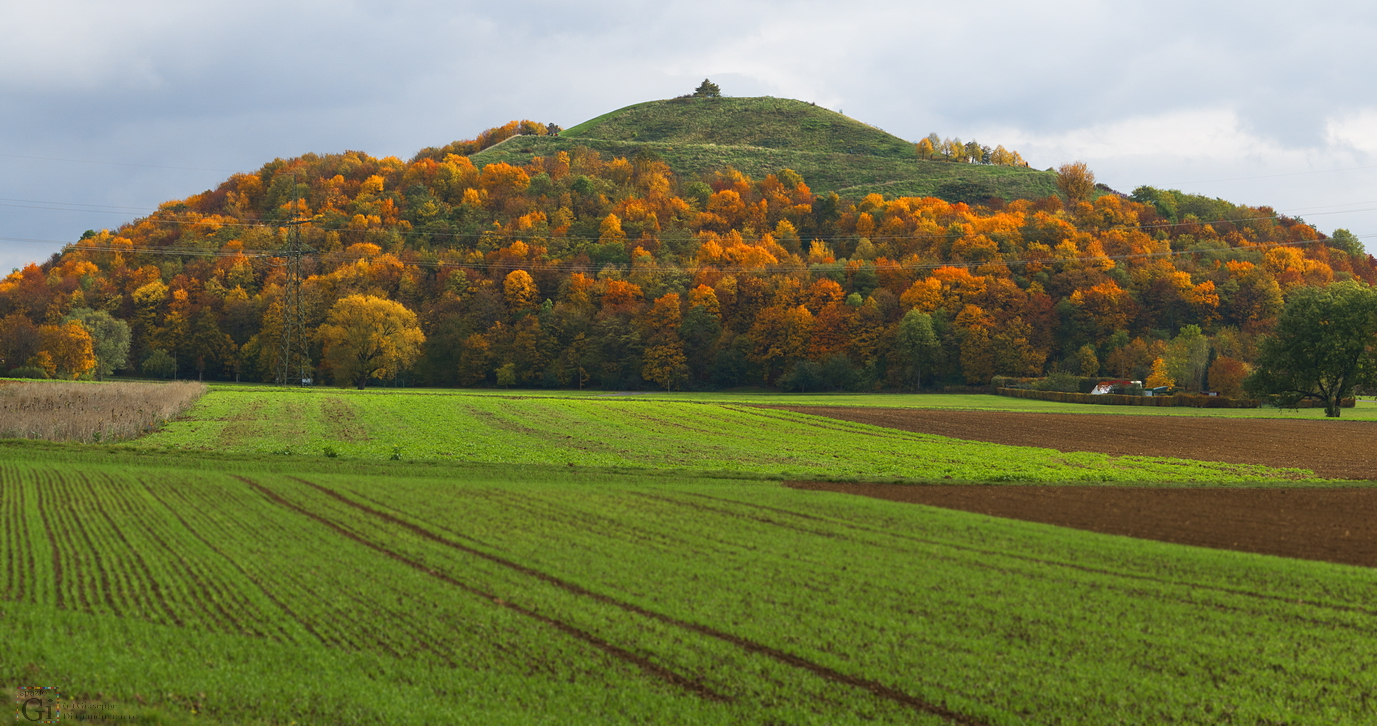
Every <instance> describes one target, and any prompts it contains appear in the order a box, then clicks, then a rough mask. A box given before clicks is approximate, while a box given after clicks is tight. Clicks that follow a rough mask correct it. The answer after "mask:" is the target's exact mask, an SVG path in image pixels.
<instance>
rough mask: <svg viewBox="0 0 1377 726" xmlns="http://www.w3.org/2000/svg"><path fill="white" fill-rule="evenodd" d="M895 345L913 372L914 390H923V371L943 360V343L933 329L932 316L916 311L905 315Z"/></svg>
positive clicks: (900, 323)
mask: <svg viewBox="0 0 1377 726" xmlns="http://www.w3.org/2000/svg"><path fill="white" fill-rule="evenodd" d="M895 345H896V346H897V347H898V349H899V355H900V356H902V358H903V361H904V363H905V365H907V366H908V367H909V368H911V369H912V370H913V386H914V388H922V387H923V369H924V368H925V367H927V366H931V365H934V364H936V363H938V362H939V361H940V360H941V358H942V343H941V341H939V340H938V339H937V333H936V332H934V331H933V329H932V316H931V315H928V314H927V313H921V312H918V311H917V310H916V309H915V310H910V311H908V312H907V313H904V317H903V319H902V320H900V321H899V336H898V338H897V339H896V340H895Z"/></svg>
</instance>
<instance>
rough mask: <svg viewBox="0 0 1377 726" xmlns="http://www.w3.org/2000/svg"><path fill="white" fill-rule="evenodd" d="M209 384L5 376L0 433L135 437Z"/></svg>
mask: <svg viewBox="0 0 1377 726" xmlns="http://www.w3.org/2000/svg"><path fill="white" fill-rule="evenodd" d="M206 390H207V388H206V385H205V384H204V383H196V382H192V381H179V382H175V383H76V382H68V381H32V382H29V381H26V382H13V381H6V382H5V385H3V386H0V439H43V440H46V441H80V442H87V443H90V442H102V441H105V442H109V441H123V440H126V439H132V438H134V437H136V436H141V435H143V434H146V433H148V432H150V431H152V430H153V429H155V428H156V427H157V426H159V425H160V424H162V423H164V422H166V421H168V420H171V419H172V418H174V417H176V416H178V415H179V414H181V413H182V412H183V411H185V410H187V408H189V407H190V406H191V405H192V404H193V403H195V402H196V401H197V399H199V398H200V397H201V396H202V395H204V394H205V392H206Z"/></svg>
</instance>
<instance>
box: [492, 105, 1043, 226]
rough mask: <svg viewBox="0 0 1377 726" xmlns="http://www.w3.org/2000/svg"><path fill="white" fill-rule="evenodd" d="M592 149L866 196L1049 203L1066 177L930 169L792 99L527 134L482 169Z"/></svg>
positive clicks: (628, 115)
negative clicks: (789, 177) (784, 178)
mask: <svg viewBox="0 0 1377 726" xmlns="http://www.w3.org/2000/svg"><path fill="white" fill-rule="evenodd" d="M577 146H587V147H589V148H591V149H593V150H595V151H597V152H598V153H600V154H603V155H604V156H624V157H631V156H635V155H636V154H638V153H646V152H649V153H653V154H654V155H656V156H658V157H660V158H661V159H664V160H665V161H666V162H667V163H669V165H670V167H671V168H673V169H674V171H675V172H676V173H678V174H679V175H681V176H686V177H696V176H699V175H702V174H707V173H712V172H714V171H717V170H719V169H721V168H722V167H724V166H732V167H735V168H736V169H738V170H739V171H741V172H743V173H745V174H747V175H749V176H751V177H757V178H758V177H762V176H764V175H766V174H771V173H774V172H776V171H778V170H780V169H783V168H788V169H793V170H794V171H797V172H798V173H800V174H802V175H803V178H804V179H805V180H806V181H807V182H808V185H809V186H810V187H811V188H812V189H813V191H814V192H819V193H826V192H837V193H838V194H840V195H841V196H843V197H847V198H860V197H864V196H865V195H867V194H870V193H873V192H878V193H881V194H884V195H885V196H889V197H893V196H937V197H942V198H944V199H947V200H948V201H965V200H966V198H967V197H970V198H976V197H989V196H999V197H1003V198H1004V199H1008V200H1012V199H1040V198H1043V197H1046V196H1048V195H1050V194H1055V193H1056V176H1055V175H1054V174H1052V173H1050V172H1043V171H1036V170H1034V169H1027V168H1018V167H1007V166H987V165H980V164H954V163H949V162H945V161H923V160H919V159H918V158H917V156H916V154H915V150H914V145H913V143H911V142H908V141H905V140H903V139H901V138H899V137H897V136H894V135H893V134H890V133H887V132H885V131H882V130H880V129H877V128H875V127H873V126H869V125H867V124H864V123H861V122H860V121H856V120H855V119H851V118H847V117H846V116H843V115H842V114H839V113H837V112H835V111H829V110H828V109H825V108H821V107H819V106H815V105H813V104H811V103H805V102H803V101H795V100H792V99H787V98H770V97H762V98H676V99H670V100H665V101H648V102H646V103H638V104H635V105H632V106H627V107H625V108H621V109H618V110H616V111H612V112H611V113H607V114H603V115H602V116H598V117H597V118H594V119H590V120H588V121H585V122H583V123H581V124H579V125H577V126H574V127H573V128H570V129H568V130H566V131H564V132H562V133H561V134H560V135H559V136H517V137H514V138H511V139H508V140H507V141H505V142H503V143H501V144H498V145H496V146H493V147H491V148H489V149H485V150H483V151H481V152H479V153H477V154H475V155H473V157H472V158H473V162H474V163H475V164H477V165H479V166H483V165H485V164H491V163H496V162H500V161H503V162H507V163H509V164H523V163H526V162H527V161H529V160H530V159H531V158H532V157H534V156H546V157H548V156H553V155H554V154H556V153H558V152H560V151H569V150H571V149H573V148H575V147H577Z"/></svg>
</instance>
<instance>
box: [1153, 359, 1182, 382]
mask: <svg viewBox="0 0 1377 726" xmlns="http://www.w3.org/2000/svg"><path fill="white" fill-rule="evenodd" d="M1146 385H1147V387H1148V388H1162V387H1163V386H1165V387H1167V388H1174V387H1175V386H1176V381H1174V380H1172V377H1171V374H1170V373H1168V372H1167V362H1166V360H1164V359H1162V358H1158V359H1157V360H1155V361H1153V362H1152V372H1151V373H1149V374H1148V378H1147V383H1146Z"/></svg>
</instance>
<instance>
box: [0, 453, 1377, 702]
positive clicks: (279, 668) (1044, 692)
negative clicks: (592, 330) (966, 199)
mask: <svg viewBox="0 0 1377 726" xmlns="http://www.w3.org/2000/svg"><path fill="white" fill-rule="evenodd" d="M116 451H119V450H118V449H116ZM110 456H113V457H114V460H112V459H110V458H108V457H110ZM4 457H5V458H4V462H3V463H2V464H0V484H2V486H0V512H3V519H0V522H3V526H4V529H3V533H4V534H3V536H4V540H3V541H4V542H5V547H4V548H3V552H4V553H5V558H6V562H5V565H4V566H3V567H0V578H2V579H0V592H3V593H4V598H3V603H0V615H2V617H0V633H3V637H4V640H5V642H6V643H7V644H8V645H9V646H10V647H9V648H8V649H7V652H6V655H5V656H4V657H3V658H0V671H3V675H0V678H3V679H4V680H5V681H7V682H26V683H27V682H33V683H43V684H55V685H59V686H60V687H62V688H63V689H65V690H66V691H67V693H68V694H69V695H70V696H76V697H77V698H78V700H81V699H90V700H100V701H102V702H104V703H108V704H112V705H115V706H116V707H117V709H118V712H120V713H130V714H139V713H152V714H154V715H155V716H156V717H157V718H161V719H163V720H167V721H173V722H175V721H179V720H187V721H197V720H200V719H201V718H202V717H204V718H207V719H211V720H219V721H223V722H264V723H267V722H273V723H288V722H290V721H296V722H300V723H315V722H332V723H380V722H385V723H475V724H495V723H513V724H526V723H685V724H695V723H724V724H725V723H791V724H792V723H820V724H821V723H827V724H831V723H862V722H865V723H906V724H907V723H933V724H937V723H985V724H1022V723H1061V724H1114V723H1126V724H1127V723H1218V722H1220V720H1221V719H1225V720H1227V719H1232V721H1231V722H1233V723H1249V724H1252V723H1289V724H1299V723H1325V724H1361V723H1371V722H1372V720H1373V719H1374V718H1377V703H1374V702H1373V701H1372V700H1371V699H1370V698H1368V696H1370V694H1371V693H1372V692H1373V689H1374V688H1377V645H1374V643H1377V638H1374V637H1373V636H1374V635H1375V634H1377V633H1374V632H1373V631H1374V630H1377V620H1375V619H1374V617H1375V616H1377V611H1374V610H1373V609H1371V604H1372V602H1373V600H1374V597H1375V596H1377V578H1374V577H1373V575H1372V573H1371V571H1369V570H1365V569H1362V568H1355V567H1346V566H1340V565H1328V564H1324V563H1315V562H1298V561H1289V560H1284V559H1280V558H1269V557H1263V556H1256V555H1247V554H1240V553H1233V552H1219V551H1211V550H1202V549H1196V548H1189V547H1180V546H1173V545H1167V544H1160V543H1154V542H1144V541H1138V540H1132V539H1127V538H1119V537H1111V536H1105V535H1097V534H1091V533H1085V532H1078V531H1072V530H1063V529H1058V528H1054V527H1049V526H1045V525H1036V524H1028V523H1021V522H1011V521H1007V520H998V519H992V518H987V517H982V516H979V515H972V514H965V513H960V512H951V511H944V510H939V509H930V508H927V507H917V506H911V505H903V504H895V503H890V502H883V501H876V500H868V499H861V498H853V497H847V496H845V495H839V494H831V493H824V492H803V491H795V490H791V489H786V488H782V487H779V486H778V485H776V484H775V483H773V482H769V481H762V480H743V479H712V478H687V477H660V476H655V475H654V474H652V473H623V474H618V473H609V472H586V473H581V472H577V471H575V472H569V471H565V470H563V469H562V468H559V467H537V466H505V467H500V468H495V467H491V466H477V465H475V466H469V467H464V466H460V465H448V466H446V467H441V468H435V467H419V466H416V465H410V466H408V465H406V464H405V463H390V462H376V463H373V462H344V461H339V460H334V461H332V460H326V459H319V458H317V459H314V460H309V461H307V460H295V459H293V460H287V459H285V458H273V457H260V458H243V459H234V458H222V459H220V460H217V461H215V462H211V463H206V462H200V461H195V460H194V459H193V458H192V457H190V456H187V455H182V454H158V455H154V454H142V453H138V452H133V451H130V450H127V449H126V450H124V453H116V454H113V455H111V454H105V453H102V452H97V451H92V450H90V449H79V448H77V447H70V446H68V447H59V446H52V445H49V446H35V445H27V446H25V445H10V446H8V447H6V448H5V453H4ZM55 458H61V459H63V460H64V461H63V463H55V462H54V461H53V460H54V459H55ZM140 702H142V703H144V704H146V705H143V706H139V705H138V704H139V703H140ZM193 711H195V712H196V713H197V714H199V715H197V716H193Z"/></svg>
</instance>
